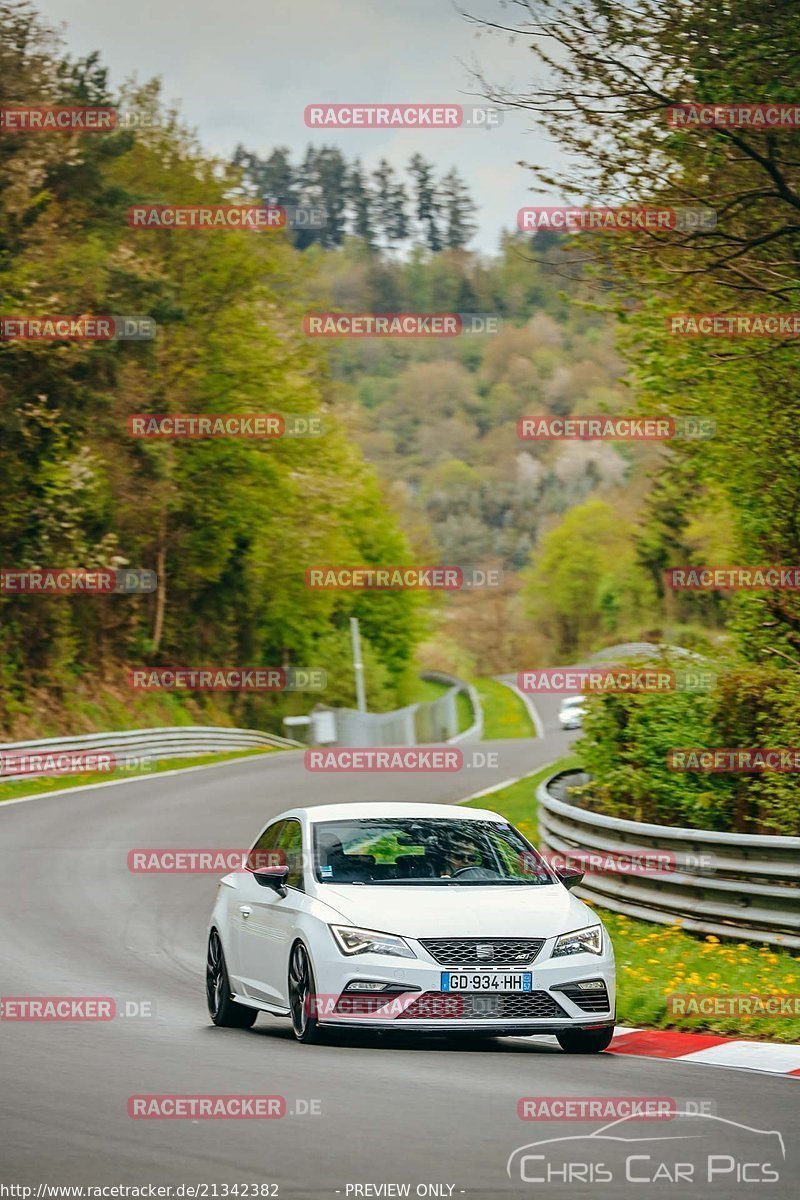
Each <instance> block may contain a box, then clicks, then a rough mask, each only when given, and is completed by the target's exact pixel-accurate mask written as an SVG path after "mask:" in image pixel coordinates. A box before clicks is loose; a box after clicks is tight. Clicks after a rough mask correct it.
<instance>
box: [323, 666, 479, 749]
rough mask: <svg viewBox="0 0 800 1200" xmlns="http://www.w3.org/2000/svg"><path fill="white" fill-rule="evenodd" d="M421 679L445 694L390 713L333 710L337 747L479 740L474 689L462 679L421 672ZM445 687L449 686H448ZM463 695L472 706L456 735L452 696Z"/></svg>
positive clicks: (454, 697)
mask: <svg viewBox="0 0 800 1200" xmlns="http://www.w3.org/2000/svg"><path fill="white" fill-rule="evenodd" d="M421 678H422V679H428V680H430V681H431V682H433V683H442V684H444V685H445V686H447V687H448V690H447V691H446V692H445V693H444V694H443V695H441V696H437V698H436V699H435V700H423V701H420V702H418V703H417V704H409V705H407V706H406V707H405V708H396V709H393V710H392V711H391V712H385V713H372V712H366V713H362V712H358V711H357V710H356V709H354V708H333V709H331V710H330V711H331V712H332V713H333V716H334V720H335V723H336V742H335V745H337V746H417V745H419V744H421V743H427V742H450V743H454V742H463V741H473V740H476V739H478V738H480V736H481V733H482V732H483V710H482V709H481V705H480V701H479V700H478V694H477V692H476V691H475V689H474V688H473V687H472V686H471V685H470V684H468V683H465V682H464V680H463V679H457V678H456V677H455V676H454V675H446V674H444V673H443V672H441V671H422V672H421ZM448 685H449V686H448ZM459 692H464V693H465V694H466V695H467V696H468V698H469V702H470V705H471V706H472V716H473V721H472V724H471V725H470V727H469V729H465V730H464V731H463V732H462V733H459V732H458V705H457V702H456V696H457V695H458V693H459Z"/></svg>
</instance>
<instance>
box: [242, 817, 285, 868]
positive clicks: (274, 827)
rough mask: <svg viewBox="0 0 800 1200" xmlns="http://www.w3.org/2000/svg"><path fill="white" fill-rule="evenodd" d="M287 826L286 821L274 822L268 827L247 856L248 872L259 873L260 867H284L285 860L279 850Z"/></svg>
mask: <svg viewBox="0 0 800 1200" xmlns="http://www.w3.org/2000/svg"><path fill="white" fill-rule="evenodd" d="M285 824H286V822H285V821H273V822H272V824H271V825H268V826H267V828H266V829H265V830H264V832H263V833H262V834H261V837H260V838H259V839H258V841H257V842H256V844H255V846H253V849H252V850H251V851H250V853H249V854H248V856H247V869H248V871H257V870H258V868H259V867H278V866H281V865H282V863H283V859H282V858H281V857H280V856H279V854H278V853H277V851H278V849H279V847H278V839H279V837H280V835H281V830H282V829H283V827H284V825H285Z"/></svg>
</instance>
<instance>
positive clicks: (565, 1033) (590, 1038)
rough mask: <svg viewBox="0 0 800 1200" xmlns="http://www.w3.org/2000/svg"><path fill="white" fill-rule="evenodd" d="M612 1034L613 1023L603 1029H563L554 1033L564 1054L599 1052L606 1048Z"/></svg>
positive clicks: (609, 1043)
mask: <svg viewBox="0 0 800 1200" xmlns="http://www.w3.org/2000/svg"><path fill="white" fill-rule="evenodd" d="M613 1036H614V1026H613V1025H609V1026H607V1028H605V1029H564V1030H562V1032H561V1033H557V1034H556V1038H557V1040H558V1044H559V1046H560V1047H561V1049H562V1050H563V1051H564V1053H565V1054H599V1053H600V1052H601V1051H602V1050H607V1049H608V1047H609V1046H610V1045H611V1039H612V1038H613Z"/></svg>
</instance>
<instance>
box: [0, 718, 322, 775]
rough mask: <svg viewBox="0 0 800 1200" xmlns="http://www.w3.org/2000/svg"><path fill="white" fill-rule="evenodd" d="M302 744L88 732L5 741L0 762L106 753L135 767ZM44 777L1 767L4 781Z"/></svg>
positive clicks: (227, 735) (197, 733)
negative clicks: (148, 762) (144, 761)
mask: <svg viewBox="0 0 800 1200" xmlns="http://www.w3.org/2000/svg"><path fill="white" fill-rule="evenodd" d="M299 745H300V743H299V742H294V741H291V740H290V739H289V738H283V737H276V736H275V735H274V734H271V733H262V732H261V731H260V730H258V729H229V728H227V727H225V726H216V725H176V726H173V727H169V728H165V729H163V728H156V729H129V730H122V731H119V732H117V733H85V734H80V735H78V736H77V737H63V738H40V739H39V740H37V741H33V742H5V743H3V744H2V745H0V762H2V759H3V758H4V756H5V755H8V754H14V755H21V754H34V753H41V754H47V753H51V754H63V753H69V752H74V753H81V752H85V753H88V752H91V753H93V754H97V753H100V752H105V753H106V754H113V755H115V757H116V758H117V759H118V760H122V762H123V764H124V763H125V762H128V763H130V764H135V763H136V762H137V760H141V759H142V758H144V759H148V758H153V759H159V758H179V757H185V756H188V755H193V754H216V753H224V752H226V751H231V750H253V749H259V748H261V747H268V746H272V747H279V748H281V749H292V748H294V747H297V746H299ZM42 774H43V772H41V771H31V772H28V773H27V774H25V773H24V772H23V773H18V772H16V771H14V772H13V773H12V772H8V773H5V772H4V771H3V770H2V767H0V780H3V779H8V780H13V779H34V778H38V777H39V776H40V775H42Z"/></svg>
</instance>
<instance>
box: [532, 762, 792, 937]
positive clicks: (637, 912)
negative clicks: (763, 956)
mask: <svg viewBox="0 0 800 1200" xmlns="http://www.w3.org/2000/svg"><path fill="white" fill-rule="evenodd" d="M587 782H589V777H588V776H587V775H584V774H582V773H581V772H576V771H563V772H560V773H559V774H557V775H553V776H551V777H550V778H549V779H546V780H544V781H543V782H542V783H541V784H540V785H539V788H538V789H537V793H536V795H537V800H538V803H539V829H540V840H541V843H542V849H543V850H545V851H547V852H550V853H556V854H569V853H570V852H572V853H575V852H582V853H584V854H591V853H599V854H607V855H624V856H630V855H632V854H635V853H636V851H640V852H641V853H645V854H646V853H649V854H652V853H653V851H660V852H662V853H663V852H664V851H665V850H667V851H670V852H672V853H673V854H674V856H675V864H674V869H671V870H670V871H669V872H659V873H657V874H635V875H634V874H622V873H605V872H602V873H601V872H592V871H589V870H587V872H586V876H585V879H584V880H583V882H582V883H581V884H580V886H579V887H577V888H576V889H575V893H576V895H578V896H580V897H581V899H584V900H591V901H593V902H594V903H596V904H599V905H600V906H601V907H603V908H608V909H610V910H611V911H612V912H621V913H625V914H626V915H627V916H631V917H638V918H639V919H641V920H645V921H655V922H657V923H660V924H664V925H671V924H673V923H674V922H675V921H680V923H681V925H682V927H683V928H684V929H687V930H689V931H691V932H694V933H705V934H715V935H716V936H717V937H726V938H735V939H736V940H738V941H749V942H762V943H766V944H769V945H776V946H784V947H787V948H791V949H798V948H800V837H784V836H781V835H775V836H773V835H771V834H752V835H751V834H742V833H723V832H720V831H717V830H704V829H674V828H671V827H670V826H665V825H649V824H644V823H643V822H640V821H629V820H625V819H623V818H621V817H609V816H607V815H606V814H604V813H594V812H589V811H588V810H586V809H582V808H580V807H579V806H578V805H577V804H576V803H573V802H571V800H570V798H569V792H570V788H571V787H578V786H581V785H583V784H585V783H587ZM709 864H711V865H709Z"/></svg>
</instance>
